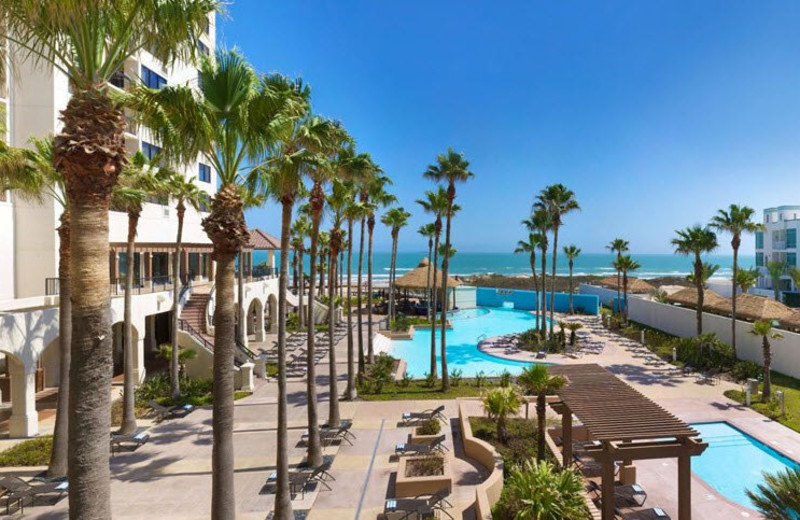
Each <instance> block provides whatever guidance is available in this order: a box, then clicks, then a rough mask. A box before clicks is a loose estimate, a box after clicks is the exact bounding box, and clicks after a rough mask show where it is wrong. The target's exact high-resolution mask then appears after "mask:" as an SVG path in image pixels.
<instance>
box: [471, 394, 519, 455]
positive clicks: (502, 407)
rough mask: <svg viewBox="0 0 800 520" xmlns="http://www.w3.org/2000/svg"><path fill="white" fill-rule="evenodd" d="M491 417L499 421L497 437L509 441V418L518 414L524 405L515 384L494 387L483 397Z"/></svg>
mask: <svg viewBox="0 0 800 520" xmlns="http://www.w3.org/2000/svg"><path fill="white" fill-rule="evenodd" d="M481 402H482V403H483V409H484V410H485V411H486V415H488V416H489V419H491V420H493V421H495V422H496V423H497V439H498V440H499V441H500V442H502V443H503V444H505V443H506V442H508V419H509V418H510V417H511V416H512V415H516V414H517V413H518V412H519V409H520V407H521V406H522V400H521V399H520V396H519V393H518V392H517V389H516V388H514V387H513V386H507V387H505V388H504V387H499V388H493V389H492V390H489V392H487V393H486V395H484V396H483V399H481Z"/></svg>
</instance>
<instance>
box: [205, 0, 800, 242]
mask: <svg viewBox="0 0 800 520" xmlns="http://www.w3.org/2000/svg"><path fill="white" fill-rule="evenodd" d="M798 22H800V3H798V2H777V1H775V2H744V1H718V2H714V1H703V2H688V1H687V2H678V1H669V2H667V1H651V2H634V1H629V2H615V1H608V2H582V1H576V0H575V1H570V2H553V1H550V2H531V1H519V2H517V1H513V2H512V1H504V2H477V1H471V0H447V1H445V0H437V1H434V2H421V1H399V0H396V1H389V0H381V1H374V0H362V1H350V0H337V1H311V0H308V1H296V2H277V1H272V0H270V1H256V0H236V1H234V3H233V4H232V5H230V6H229V18H228V19H227V20H223V21H222V22H221V30H220V34H219V38H220V43H221V44H223V45H227V46H236V47H238V48H239V49H241V50H242V51H243V52H244V53H245V54H246V55H247V57H248V58H249V59H250V60H251V61H252V62H253V63H254V65H255V66H256V68H257V69H258V70H259V71H262V72H271V71H280V72H282V73H284V74H288V75H290V76H302V77H303V78H304V80H305V81H306V82H308V83H310V84H311V86H312V88H313V98H312V99H313V106H314V110H315V111H316V112H317V113H319V114H321V115H325V116H329V117H333V118H336V119H340V120H341V121H342V122H343V123H344V125H345V126H346V127H347V128H348V130H349V131H350V133H351V134H352V135H353V136H354V137H355V138H356V139H357V141H358V144H359V148H360V149H361V150H363V151H367V152H370V153H371V154H372V155H373V157H374V159H375V160H376V161H377V162H378V163H379V164H380V165H381V166H382V167H383V168H384V170H385V171H386V172H387V174H389V175H390V176H391V177H392V178H393V179H394V180H395V186H394V187H393V191H394V193H395V194H396V195H397V196H398V198H399V199H400V204H401V205H403V206H404V207H405V208H406V209H407V210H410V211H411V212H412V213H413V218H412V221H411V224H410V226H409V228H408V229H407V230H404V231H403V232H401V235H400V240H401V243H400V247H401V249H402V250H423V249H425V245H424V242H423V241H422V239H421V238H420V237H419V236H418V235H416V229H417V228H418V227H419V226H420V225H422V224H424V223H427V222H428V216H427V215H424V214H422V213H421V211H420V210H419V209H418V207H416V204H414V200H415V199H417V198H419V197H420V196H421V194H422V192H423V191H424V190H425V189H430V188H431V187H432V185H431V184H430V183H429V182H427V181H425V180H424V179H423V178H422V172H423V171H424V170H425V167H426V166H427V165H428V164H430V163H431V162H432V161H433V160H434V159H435V157H436V155H437V154H438V153H440V152H442V151H444V150H445V149H446V148H447V147H448V146H452V147H454V148H455V149H457V150H459V151H461V152H463V153H464V154H465V155H466V157H467V158H468V159H469V160H470V161H471V163H472V170H473V171H474V172H475V174H476V175H475V178H474V180H472V181H471V182H469V183H468V184H466V185H462V186H459V187H458V202H459V204H461V205H462V207H463V208H464V209H463V211H462V213H461V214H460V215H459V216H458V218H457V219H456V220H455V221H454V225H453V241H454V244H455V247H456V248H457V249H458V250H459V251H498V252H499V251H510V250H512V249H513V247H514V244H515V243H516V241H517V240H518V239H519V238H521V237H522V236H523V230H522V228H521V227H520V225H519V221H520V220H521V219H522V218H524V217H526V216H527V214H528V212H529V210H530V204H531V202H532V201H533V198H534V195H535V194H536V193H537V192H538V191H539V190H540V189H541V188H542V187H543V186H545V185H547V184H550V183H555V182H561V183H564V184H566V185H567V186H569V187H570V188H572V189H573V190H574V191H575V192H576V195H577V198H578V201H579V202H580V204H581V206H582V207H583V210H582V211H581V212H580V213H576V214H574V215H570V216H568V217H566V225H565V227H564V228H563V232H562V236H561V240H560V242H561V243H562V244H566V243H575V244H577V245H578V246H579V247H582V248H583V250H584V251H585V252H600V251H602V250H603V247H604V246H605V244H607V243H608V241H609V240H611V239H612V238H614V237H616V236H621V237H624V238H627V239H628V240H630V242H631V246H632V250H633V252H640V253H661V252H670V251H671V249H670V246H669V240H670V238H671V237H672V235H673V231H674V230H675V229H677V228H681V227H685V226H688V225H692V224H694V223H698V222H706V221H707V220H708V218H709V217H710V216H711V215H712V214H713V213H714V211H715V210H716V209H717V208H720V207H725V206H727V205H728V204H730V203H732V202H736V203H740V204H747V205H749V206H751V207H754V208H755V209H757V210H758V212H759V217H760V215H761V210H763V209H764V208H765V207H770V206H776V205H780V204H798V203H800V200H798V199H800V190H796V189H795V187H796V186H797V184H798V183H797V179H798V177H797V173H798V170H799V169H800V168H799V167H800V146H798V145H800V31H798V30H797V27H798ZM248 221H249V222H250V224H251V225H254V226H258V227H261V228H263V229H265V230H268V231H270V232H273V233H277V232H279V224H280V221H279V211H278V208H276V207H274V206H272V207H266V208H262V209H259V210H255V211H252V212H250V213H248ZM379 226H380V225H379ZM721 241H722V242H724V243H726V244H727V243H728V241H729V240H728V238H727V237H723V238H722V239H721ZM389 245H390V238H389V234H388V232H385V231H383V232H380V233H377V234H376V240H375V247H376V250H387V249H388V248H389ZM752 247H753V241H752V239H748V240H746V241H745V246H744V248H745V249H747V251H743V252H744V253H748V254H749V253H752ZM728 249H729V248H723V249H721V250H720V252H723V253H724V252H727V251H728Z"/></svg>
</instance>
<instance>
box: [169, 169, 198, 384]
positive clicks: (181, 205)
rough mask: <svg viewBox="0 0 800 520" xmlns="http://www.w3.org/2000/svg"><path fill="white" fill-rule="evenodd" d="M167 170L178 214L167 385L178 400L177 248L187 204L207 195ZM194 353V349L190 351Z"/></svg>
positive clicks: (178, 253)
mask: <svg viewBox="0 0 800 520" xmlns="http://www.w3.org/2000/svg"><path fill="white" fill-rule="evenodd" d="M161 171H167V172H169V173H170V174H168V175H167V176H166V179H164V184H165V186H166V190H167V193H168V194H169V195H170V196H171V197H172V198H173V200H174V201H175V213H176V215H177V217H178V234H177V236H176V237H175V250H174V252H173V253H172V337H171V338H170V339H171V345H172V355H171V356H170V358H169V360H170V387H171V393H172V398H173V399H178V398H179V397H180V395H181V386H180V385H181V383H180V377H178V372H179V368H180V367H179V357H180V356H179V353H178V350H179V348H180V346H179V344H178V329H179V324H178V319H179V317H180V290H181V287H180V276H178V273H179V271H180V265H181V260H180V255H181V247H182V245H183V221H184V217H185V216H186V206H187V204H188V205H189V206H191V207H192V208H194V209H195V210H198V209H200V206H201V204H205V201H206V200H207V198H208V196H207V195H206V193H205V192H203V191H201V190H200V188H198V187H197V184H195V177H192V178H190V179H187V178H186V177H184V176H183V175H182V174H180V173H178V172H174V171H171V170H161ZM192 352H194V351H192Z"/></svg>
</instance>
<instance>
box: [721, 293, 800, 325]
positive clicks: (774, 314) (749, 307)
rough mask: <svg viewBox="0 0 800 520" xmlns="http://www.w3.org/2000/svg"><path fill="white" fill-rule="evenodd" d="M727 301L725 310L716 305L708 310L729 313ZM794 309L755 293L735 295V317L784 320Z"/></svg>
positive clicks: (789, 317) (792, 314)
mask: <svg viewBox="0 0 800 520" xmlns="http://www.w3.org/2000/svg"><path fill="white" fill-rule="evenodd" d="M726 301H727V304H728V306H727V310H720V309H717V308H716V306H709V310H712V311H714V312H725V313H727V314H731V313H732V312H733V311H732V310H731V302H730V300H726ZM794 314H795V311H794V310H793V309H792V308H790V307H787V306H786V305H784V304H782V303H780V302H776V301H775V300H773V299H771V298H767V297H765V296H758V295H755V294H740V295H738V296H737V297H736V318H737V319H743V320H749V321H756V320H767V321H776V320H777V321H784V320H789V319H791V318H792V317H793V316H794Z"/></svg>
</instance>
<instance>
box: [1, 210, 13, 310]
mask: <svg viewBox="0 0 800 520" xmlns="http://www.w3.org/2000/svg"><path fill="white" fill-rule="evenodd" d="M14 265H16V263H15V261H14V206H13V204H12V203H11V202H10V201H7V202H3V201H0V301H3V300H10V299H12V298H14V287H15V285H16V284H15V280H14Z"/></svg>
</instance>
